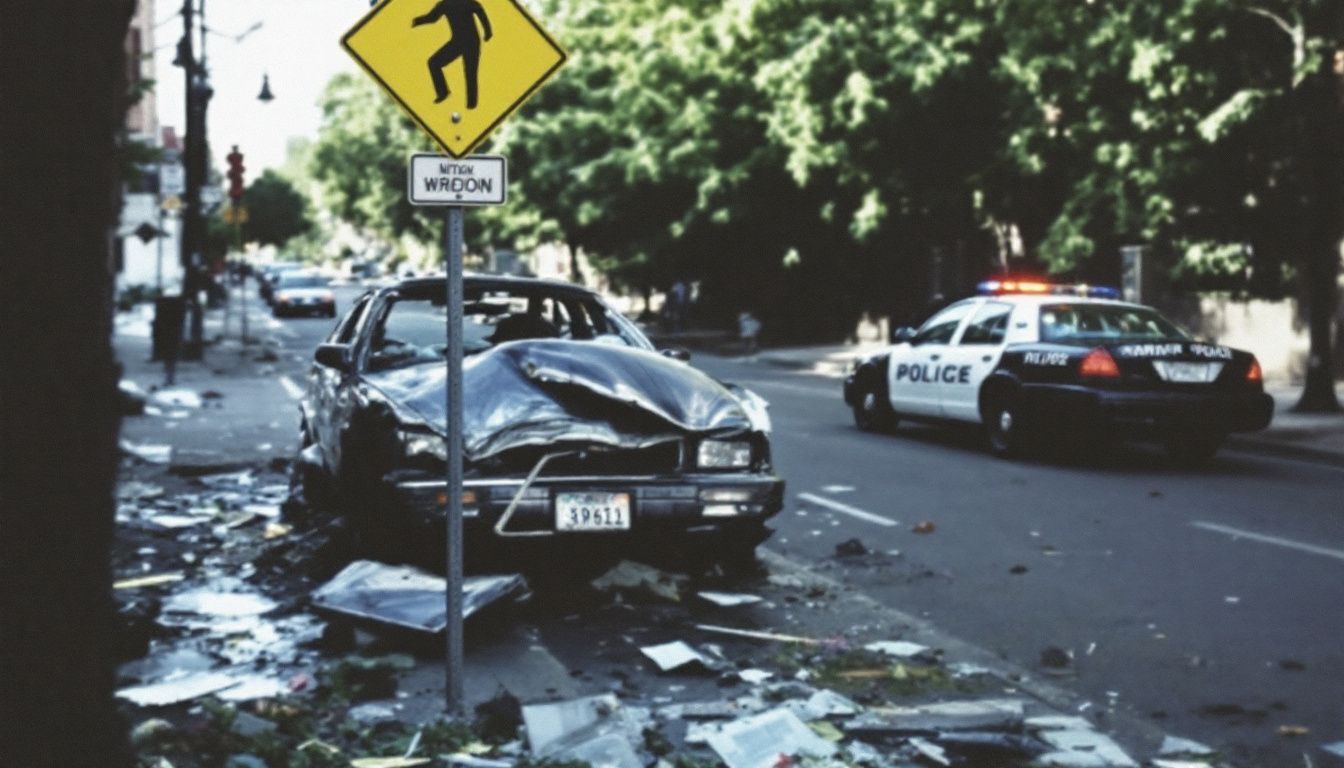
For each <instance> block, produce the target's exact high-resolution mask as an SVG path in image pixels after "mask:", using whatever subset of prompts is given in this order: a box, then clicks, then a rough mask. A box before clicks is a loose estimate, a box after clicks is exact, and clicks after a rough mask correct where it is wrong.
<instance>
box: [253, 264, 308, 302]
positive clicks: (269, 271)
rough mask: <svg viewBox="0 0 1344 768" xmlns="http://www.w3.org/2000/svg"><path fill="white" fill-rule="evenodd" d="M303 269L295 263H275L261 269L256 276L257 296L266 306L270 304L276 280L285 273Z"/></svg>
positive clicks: (302, 266)
mask: <svg viewBox="0 0 1344 768" xmlns="http://www.w3.org/2000/svg"><path fill="white" fill-rule="evenodd" d="M303 268H304V265H302V264H300V263H298V262H297V261H277V262H275V263H274V264H268V265H267V266H265V267H262V268H261V270H260V272H258V274H257V295H259V296H261V298H262V299H264V300H265V301H266V303H267V304H269V303H271V298H272V294H273V292H274V290H275V283H276V280H278V279H279V278H280V276H281V275H283V274H285V273H286V272H294V271H298V270H301V269H303Z"/></svg>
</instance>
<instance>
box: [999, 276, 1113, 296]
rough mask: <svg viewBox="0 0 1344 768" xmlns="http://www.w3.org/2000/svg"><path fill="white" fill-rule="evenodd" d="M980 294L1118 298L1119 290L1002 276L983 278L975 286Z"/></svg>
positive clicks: (1102, 286) (1107, 287)
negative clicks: (997, 278)
mask: <svg viewBox="0 0 1344 768" xmlns="http://www.w3.org/2000/svg"><path fill="white" fill-rule="evenodd" d="M975 292H976V293H978V294H980V295H981V296H1008V295H1038V296H1081V297H1084V298H1089V299H1119V298H1120V290H1119V289H1118V288H1112V287H1110V286H1106V285H1088V284H1087V283H1073V284H1067V285H1066V284H1060V283H1051V282H1049V281H1046V280H1036V279H1032V278H1003V279H1001V280H985V281H984V282H981V283H980V284H979V285H977V286H975Z"/></svg>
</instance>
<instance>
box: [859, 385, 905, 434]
mask: <svg viewBox="0 0 1344 768" xmlns="http://www.w3.org/2000/svg"><path fill="white" fill-rule="evenodd" d="M854 425H855V426H857V427H858V428H859V429H861V430H863V431H864V432H877V431H880V430H883V429H891V428H893V427H895V426H896V416H895V414H893V413H892V412H891V409H890V408H888V407H887V405H886V403H884V402H882V397H881V396H880V395H879V394H878V393H877V391H876V390H874V389H872V388H871V387H870V388H867V389H864V390H862V391H860V392H859V398H858V402H856V403H854Z"/></svg>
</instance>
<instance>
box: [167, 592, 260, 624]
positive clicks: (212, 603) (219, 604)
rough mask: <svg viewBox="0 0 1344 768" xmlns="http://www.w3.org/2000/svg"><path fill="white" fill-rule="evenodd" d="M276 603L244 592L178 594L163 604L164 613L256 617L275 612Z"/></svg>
mask: <svg viewBox="0 0 1344 768" xmlns="http://www.w3.org/2000/svg"><path fill="white" fill-rule="evenodd" d="M275 608H276V603H275V601H273V600H270V599H268V598H265V597H262V596H261V595H257V594H251V593H245V592H211V591H209V590H204V589H202V590H193V591H190V592H178V593H177V594H175V595H172V596H171V597H169V598H168V599H167V600H165V601H164V602H163V610H164V611H165V612H166V613H190V614H196V615H199V616H214V617H230V616H233V617H236V616H258V615H261V614H263V613H268V612H270V611H273V610H275Z"/></svg>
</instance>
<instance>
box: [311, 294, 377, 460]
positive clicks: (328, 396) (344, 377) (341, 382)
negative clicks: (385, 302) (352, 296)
mask: <svg viewBox="0 0 1344 768" xmlns="http://www.w3.org/2000/svg"><path fill="white" fill-rule="evenodd" d="M372 301H373V300H372V298H370V297H365V298H363V299H360V300H359V301H358V302H357V303H356V304H355V306H354V307H353V308H352V309H351V310H350V314H348V315H346V317H345V319H344V320H343V321H341V323H340V324H339V325H338V326H336V330H334V331H332V334H331V336H330V337H329V338H328V339H327V343H329V344H344V345H347V346H349V347H350V348H351V354H350V355H349V357H348V359H349V360H351V361H352V362H353V361H354V359H355V358H354V351H353V348H354V343H355V339H356V338H357V336H358V332H359V328H360V326H361V325H362V323H363V321H364V316H365V313H366V312H367V311H368V308H369V305H370V304H371V303H372ZM352 378H353V376H352V374H351V373H350V372H347V371H340V370H337V369H336V368H331V367H329V366H325V365H321V364H314V365H313V367H312V371H311V373H310V374H309V376H308V389H307V392H306V393H305V395H304V410H305V412H306V417H307V418H308V419H309V420H310V424H309V428H310V429H311V430H312V433H313V435H314V436H315V437H316V439H317V442H318V444H319V445H320V446H321V450H322V459H323V463H324V464H325V465H326V466H327V468H329V469H335V468H336V466H337V461H339V454H340V447H339V440H340V429H339V427H340V425H339V424H338V423H337V422H338V416H337V413H338V411H337V403H338V401H339V400H340V398H341V391H342V390H343V389H344V388H345V387H347V386H348V384H349V381H350V380H351V379H352Z"/></svg>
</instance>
